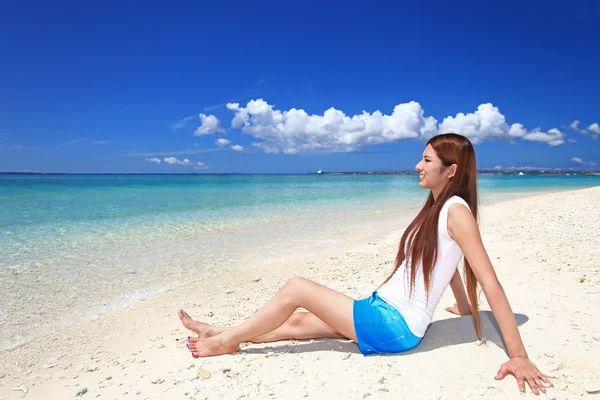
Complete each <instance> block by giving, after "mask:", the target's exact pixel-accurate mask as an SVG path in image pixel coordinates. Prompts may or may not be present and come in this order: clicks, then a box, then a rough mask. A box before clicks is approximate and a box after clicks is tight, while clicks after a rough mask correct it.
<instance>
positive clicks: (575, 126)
mask: <svg viewBox="0 0 600 400" xmlns="http://www.w3.org/2000/svg"><path fill="white" fill-rule="evenodd" d="M569 126H570V127H571V129H573V130H574V131H575V132H579V133H582V134H584V135H585V134H586V133H587V131H586V130H585V129H581V128H580V127H579V121H578V120H575V121H573V122H571V124H570V125H569Z"/></svg>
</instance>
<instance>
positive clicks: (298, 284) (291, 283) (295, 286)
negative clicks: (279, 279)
mask: <svg viewBox="0 0 600 400" xmlns="http://www.w3.org/2000/svg"><path fill="white" fill-rule="evenodd" d="M307 281H308V279H305V278H302V277H299V276H295V277H293V278H291V279H290V280H288V281H287V282H286V283H285V285H283V286H282V287H281V290H280V292H281V293H283V294H287V295H293V294H295V293H297V292H298V291H299V290H300V289H301V288H302V286H303V285H304V284H305V283H306V282H307Z"/></svg>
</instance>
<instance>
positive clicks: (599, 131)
mask: <svg viewBox="0 0 600 400" xmlns="http://www.w3.org/2000/svg"><path fill="white" fill-rule="evenodd" d="M588 131H590V132H592V135H591V136H592V137H593V138H594V139H598V136H600V125H598V123H597V122H594V123H593V124H591V125H590V126H588Z"/></svg>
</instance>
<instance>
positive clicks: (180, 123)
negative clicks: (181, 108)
mask: <svg viewBox="0 0 600 400" xmlns="http://www.w3.org/2000/svg"><path fill="white" fill-rule="evenodd" d="M194 118H196V116H195V115H190V116H189V117H185V118H183V119H180V120H179V121H177V122H175V123H174V124H173V125H172V126H171V129H172V130H173V131H176V130H177V129H181V128H185V126H186V124H187V123H188V121H190V120H192V119H194Z"/></svg>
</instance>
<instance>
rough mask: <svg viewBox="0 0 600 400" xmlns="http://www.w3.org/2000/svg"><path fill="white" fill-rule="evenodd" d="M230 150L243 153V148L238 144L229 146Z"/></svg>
mask: <svg viewBox="0 0 600 400" xmlns="http://www.w3.org/2000/svg"><path fill="white" fill-rule="evenodd" d="M231 150H233V151H238V152H241V151H244V148H243V147H242V146H240V145H239V144H234V145H233V146H231Z"/></svg>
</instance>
